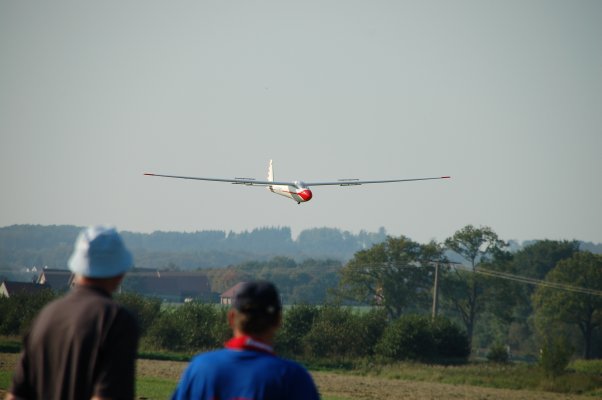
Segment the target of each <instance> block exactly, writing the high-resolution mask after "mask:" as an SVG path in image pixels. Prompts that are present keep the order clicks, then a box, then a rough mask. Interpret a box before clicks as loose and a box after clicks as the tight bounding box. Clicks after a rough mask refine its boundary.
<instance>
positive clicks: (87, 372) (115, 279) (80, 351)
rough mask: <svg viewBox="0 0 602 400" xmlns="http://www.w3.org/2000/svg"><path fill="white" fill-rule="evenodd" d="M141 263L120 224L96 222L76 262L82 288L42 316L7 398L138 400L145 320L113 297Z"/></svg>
mask: <svg viewBox="0 0 602 400" xmlns="http://www.w3.org/2000/svg"><path fill="white" fill-rule="evenodd" d="M132 266H133V259H132V255H131V254H130V252H129V251H128V250H127V249H126V248H125V246H124V245H123V242H122V240H121V237H120V236H119V234H118V233H117V231H116V230H115V229H114V228H110V227H104V226H93V227H90V228H87V229H85V230H83V231H82V232H81V233H80V235H79V236H78V238H77V241H76V243H75V249H74V251H73V254H72V255H71V258H70V259H69V269H70V270H71V271H72V272H73V273H74V274H75V287H74V288H73V289H72V290H71V291H70V292H69V293H68V294H67V295H66V296H64V297H62V298H60V299H58V300H55V301H53V302H52V303H50V304H48V305H47V306H46V307H44V308H43V309H42V311H41V312H40V314H39V315H38V316H37V317H36V319H35V321H34V323H33V326H32V328H31V331H30V332H29V333H28V334H27V336H26V337H25V340H24V343H23V352H22V353H21V358H20V360H19V362H18V364H17V367H16V369H15V373H14V376H13V382H12V386H11V387H10V390H9V395H8V396H7V399H57V400H58V399H133V398H134V378H135V362H136V353H137V347H138V325H137V323H136V321H135V319H134V317H133V316H132V315H131V314H130V313H129V312H127V311H126V310H125V309H124V308H123V307H121V306H119V305H118V304H117V303H115V302H114V301H113V300H112V298H111V293H112V292H114V291H115V290H116V289H117V288H118V287H119V284H120V283H121V280H122V279H123V276H124V274H125V273H126V271H128V270H129V269H130V268H131V267H132Z"/></svg>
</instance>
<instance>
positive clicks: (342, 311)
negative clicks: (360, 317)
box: [303, 306, 357, 357]
mask: <svg viewBox="0 0 602 400" xmlns="http://www.w3.org/2000/svg"><path fill="white" fill-rule="evenodd" d="M355 335H357V329H356V321H355V318H354V316H353V314H352V313H351V311H350V310H349V309H346V308H341V307H335V306H326V307H323V308H322V309H321V310H320V313H319V314H318V316H317V318H316V320H315V321H314V324H313V326H312V327H311V329H310V331H309V332H308V333H307V335H305V337H304V338H303V348H304V353H305V355H309V356H313V357H346V356H349V355H354V354H353V353H354V350H356V348H355V346H354V344H357V341H356V340H354V339H356V336H355Z"/></svg>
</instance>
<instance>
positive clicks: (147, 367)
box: [0, 352, 602, 400]
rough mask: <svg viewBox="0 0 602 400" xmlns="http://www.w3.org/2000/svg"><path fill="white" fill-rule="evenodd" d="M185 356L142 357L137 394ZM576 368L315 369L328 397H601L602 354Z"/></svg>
mask: <svg viewBox="0 0 602 400" xmlns="http://www.w3.org/2000/svg"><path fill="white" fill-rule="evenodd" d="M17 357H18V354H16V353H14V352H11V353H0V399H2V398H3V397H4V392H5V390H6V389H7V388H8V386H9V382H10V378H11V375H12V370H13V368H14V364H15V362H16V360H17ZM186 365H187V363H186V362H185V361H170V360H146V359H140V360H138V363H137V380H136V390H137V391H136V393H137V398H138V399H149V400H154V399H167V398H169V397H170V396H171V394H172V392H173V390H174V388H175V386H176V383H177V381H178V378H179V376H180V374H181V373H182V371H183V369H184V368H185V367H186ZM571 369H572V371H570V372H569V373H567V374H566V375H564V376H562V377H560V378H558V379H556V380H554V381H550V380H548V379H546V378H544V377H543V376H541V374H540V373H539V371H538V369H537V368H536V367H535V366H533V365H526V364H507V365H499V364H487V363H472V364H468V365H461V366H433V365H425V364H412V363H398V364H394V365H373V364H369V363H367V364H366V365H364V366H360V367H357V368H354V369H352V370H346V371H342V370H323V369H320V370H316V369H312V375H313V377H314V379H315V381H316V384H317V385H318V388H319V390H320V393H321V394H322V396H323V397H322V398H323V399H325V400H356V399H357V400H360V399H361V400H367V399H399V398H407V399H414V400H426V399H437V398H446V399H449V398H452V399H453V398H457V399H469V400H471V399H475V400H476V399H502V400H505V399H508V400H510V399H519V400H536V399H543V400H556V399H575V400H577V399H593V398H600V397H602V360H596V361H587V362H586V361H578V362H575V363H574V364H573V365H572V366H571Z"/></svg>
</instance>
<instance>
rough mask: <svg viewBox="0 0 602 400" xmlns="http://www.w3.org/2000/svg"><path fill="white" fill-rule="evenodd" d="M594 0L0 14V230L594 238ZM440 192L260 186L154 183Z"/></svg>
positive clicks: (598, 30) (129, 4) (598, 158)
mask: <svg viewBox="0 0 602 400" xmlns="http://www.w3.org/2000/svg"><path fill="white" fill-rule="evenodd" d="M601 21H602V2H601V1H579V0H577V1H568V0H563V1H552V0H541V1H538V0H526V1H525V0H517V1H508V0H504V1H501V0H500V1H482V0H475V1H459V0H458V1H447V0H441V1H401V0H391V1H379V0H373V1H365V0H362V1H349V0H344V1H343V0H337V1H329V0H320V1H294V2H293V1H282V0H274V1H197V0H195V1H169V2H167V1H97V2H82V1H62V0H61V1H49V2H28V1H19V0H3V1H0V226H8V225H12V224H44V225H47V224H75V225H82V226H83V225H88V224H94V223H110V224H114V225H116V226H117V228H118V229H121V230H130V231H137V232H152V231H155V230H165V231H197V230H207V229H219V230H225V231H230V230H232V231H236V232H240V231H243V230H251V229H254V228H257V227H264V226H288V227H291V229H292V230H293V234H294V235H296V234H297V233H298V232H299V231H300V230H302V229H306V228H312V227H336V228H340V229H342V230H349V231H351V232H353V233H357V232H359V231H360V230H362V229H363V230H367V231H376V230H378V229H379V227H384V228H385V229H386V230H387V232H388V233H389V234H392V235H395V236H397V235H402V234H403V235H406V236H409V237H411V238H412V239H414V240H417V241H420V242H424V241H428V240H430V239H435V240H439V241H441V240H444V239H445V238H447V237H449V236H451V235H452V234H453V233H454V232H455V231H457V230H459V229H461V228H462V227H464V226H465V225H467V224H473V225H476V226H490V227H491V228H492V229H493V230H494V231H495V232H496V233H498V235H499V236H500V237H501V238H502V239H506V240H507V239H517V240H528V239H544V238H548V239H579V240H585V241H594V242H602V208H601V207H602V184H601V178H600V173H601V172H602V23H601ZM269 159H273V160H274V169H275V176H276V178H277V179H291V180H293V179H300V180H305V181H316V180H334V179H338V178H360V179H392V178H414V177H429V176H441V175H451V176H452V179H451V180H441V181H426V182H413V183H395V184H387V185H364V186H360V187H338V186H334V187H314V188H313V193H314V198H313V199H312V200H311V201H310V202H308V203H305V204H301V205H297V204H296V203H295V202H293V201H291V200H289V199H286V198H284V197H280V196H276V195H273V194H270V193H268V192H267V191H266V189H265V188H257V187H241V186H238V185H230V184H221V183H211V182H197V181H185V180H175V179H173V180H170V179H162V178H151V177H145V176H143V173H144V172H155V173H164V174H176V175H189V176H190V175H192V176H217V177H225V178H233V177H240V176H242V177H255V178H258V179H263V178H265V176H266V171H267V165H268V161H269Z"/></svg>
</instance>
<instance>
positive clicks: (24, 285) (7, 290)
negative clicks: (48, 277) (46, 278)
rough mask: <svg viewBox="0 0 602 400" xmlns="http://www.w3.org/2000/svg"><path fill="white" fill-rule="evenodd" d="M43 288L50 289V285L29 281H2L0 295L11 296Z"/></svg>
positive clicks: (31, 292)
mask: <svg viewBox="0 0 602 400" xmlns="http://www.w3.org/2000/svg"><path fill="white" fill-rule="evenodd" d="M44 289H50V287H49V286H48V285H40V284H37V283H30V282H12V281H3V282H2V284H0V297H11V296H14V295H17V294H35V293H39V292H40V291H42V290H44Z"/></svg>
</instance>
